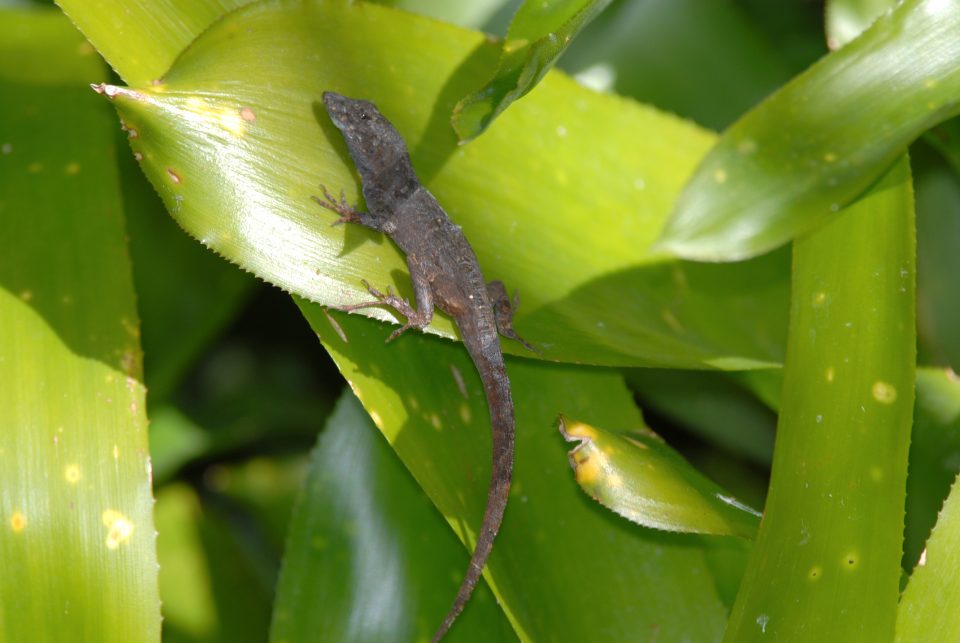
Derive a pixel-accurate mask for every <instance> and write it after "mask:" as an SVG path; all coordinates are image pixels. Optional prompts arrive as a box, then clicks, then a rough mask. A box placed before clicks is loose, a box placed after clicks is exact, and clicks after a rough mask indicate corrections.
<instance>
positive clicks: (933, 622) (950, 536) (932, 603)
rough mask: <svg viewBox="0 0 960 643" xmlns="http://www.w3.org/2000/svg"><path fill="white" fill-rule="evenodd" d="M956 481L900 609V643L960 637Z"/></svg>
mask: <svg viewBox="0 0 960 643" xmlns="http://www.w3.org/2000/svg"><path fill="white" fill-rule="evenodd" d="M957 488H958V487H957V483H956V482H954V484H953V489H952V490H951V491H950V496H949V497H948V498H947V501H946V502H945V503H944V505H943V509H942V510H941V511H940V517H939V519H938V520H937V526H936V527H935V528H934V530H933V534H931V536H930V541H929V542H928V543H927V547H926V549H925V550H924V552H923V555H922V557H921V559H920V562H919V563H918V564H917V566H916V567H915V568H914V570H913V575H912V576H911V577H910V582H909V583H908V584H907V589H906V590H905V591H904V592H903V598H902V599H901V600H900V605H899V609H898V610H897V629H896V632H897V635H896V639H895V641H896V642H897V643H921V642H923V641H956V640H960V611H958V610H957V609H956V606H957V605H958V604H960V576H958V575H957V566H958V565H960V493H957V492H956V490H957Z"/></svg>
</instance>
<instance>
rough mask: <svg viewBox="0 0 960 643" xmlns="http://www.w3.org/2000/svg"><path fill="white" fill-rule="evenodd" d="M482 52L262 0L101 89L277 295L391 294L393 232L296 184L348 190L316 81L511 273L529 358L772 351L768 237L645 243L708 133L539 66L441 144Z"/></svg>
mask: <svg viewBox="0 0 960 643" xmlns="http://www.w3.org/2000/svg"><path fill="white" fill-rule="evenodd" d="M495 53H496V52H494V51H492V50H491V49H490V48H489V47H488V46H487V45H485V44H484V40H483V39H482V37H481V36H480V35H479V34H474V33H470V32H465V31H462V30H459V29H455V28H452V27H447V26H444V25H442V24H440V23H437V22H434V21H430V20H427V19H423V18H419V17H416V16H411V15H408V14H403V13H400V12H397V11H393V10H389V9H385V8H383V7H378V6H372V5H362V4H357V5H350V6H347V5H344V4H341V3H339V2H321V1H314V2H308V3H306V4H301V3H294V2H271V3H265V4H258V5H256V6H252V7H248V8H245V9H243V10H241V11H239V12H236V13H233V14H231V15H230V16H228V18H227V19H225V20H223V21H221V22H218V23H216V24H215V25H213V26H212V27H211V28H210V29H209V30H208V31H207V32H205V33H204V34H203V36H202V37H201V38H200V39H198V40H197V41H196V42H195V43H194V45H193V46H192V47H191V48H190V49H189V50H187V51H186V52H185V53H184V55H183V56H182V57H181V58H180V59H179V60H178V61H177V64H176V65H175V67H174V68H173V69H172V70H171V71H170V73H169V74H168V75H167V76H166V77H165V78H164V81H163V82H162V83H161V84H159V85H150V86H147V87H142V88H137V89H133V90H122V89H116V88H109V87H107V88H103V91H105V92H106V93H108V95H112V96H113V99H114V103H115V104H116V105H117V107H118V109H119V111H120V114H121V116H122V118H123V119H124V122H125V124H126V127H127V128H128V130H129V132H130V134H131V137H132V146H133V149H134V151H135V153H136V154H137V155H138V156H139V157H140V158H141V159H142V165H143V168H144V170H145V172H146V173H147V175H148V176H149V177H150V179H151V180H152V182H153V183H154V185H155V187H156V188H157V189H158V191H159V192H160V193H161V195H162V196H163V198H164V200H165V202H166V204H167V207H168V209H169V210H170V212H171V213H172V214H173V216H174V217H175V218H177V220H178V221H179V222H180V224H181V225H182V226H183V227H184V228H185V229H186V230H187V231H189V232H190V233H191V234H192V235H193V236H195V237H196V238H197V239H200V240H201V241H202V242H203V243H204V244H206V245H207V246H208V247H210V248H212V249H214V250H215V251H217V252H218V253H220V254H221V255H223V256H225V257H227V258H229V259H230V260H232V261H234V262H236V263H238V264H239V265H241V266H242V267H244V268H245V269H247V270H249V271H251V272H253V273H254V274H256V275H258V276H260V277H261V278H264V279H266V280H268V281H271V282H272V283H275V284H277V285H279V286H281V287H283V288H284V289H286V290H288V291H291V292H295V293H298V294H300V295H303V296H304V297H307V298H309V299H311V300H314V301H318V302H321V303H325V304H343V303H347V302H353V301H358V300H361V299H364V300H365V299H366V298H367V296H368V295H367V294H366V293H365V292H363V290H362V285H361V279H367V280H369V281H370V282H371V283H373V284H375V285H377V286H378V287H380V288H383V287H385V286H386V285H389V284H391V283H392V284H393V285H394V287H395V289H397V290H399V292H400V293H401V294H403V295H408V294H409V283H408V281H407V279H406V265H405V263H404V261H403V259H402V257H401V256H400V254H399V252H398V251H397V250H396V248H395V247H394V246H393V245H392V244H390V243H388V242H385V241H384V240H383V239H382V238H380V237H379V236H378V235H375V234H371V233H370V232H369V231H365V230H360V229H356V228H343V227H341V228H331V227H330V223H331V222H332V221H333V219H334V217H333V216H332V215H331V214H330V213H329V212H326V211H324V210H322V209H320V208H319V207H318V206H317V205H316V204H315V203H313V202H312V201H311V200H310V195H311V194H315V193H317V192H318V190H319V185H320V184H324V185H326V186H328V187H329V188H330V189H332V190H333V191H334V192H337V191H338V190H339V189H340V188H343V189H344V190H345V192H346V195H347V198H348V200H353V199H354V198H355V197H356V194H357V192H358V190H357V180H356V178H355V177H354V175H353V170H352V163H351V162H350V161H349V159H348V158H347V156H346V152H345V149H344V147H343V143H342V140H341V138H340V136H339V133H338V132H336V131H335V130H334V128H333V126H332V125H331V124H330V123H329V120H328V118H327V116H326V114H325V113H324V111H323V109H322V106H321V105H320V103H319V100H320V96H321V95H322V93H323V91H325V90H329V89H333V90H336V91H339V92H341V93H344V94H347V95H352V96H363V97H366V98H370V99H372V100H373V101H374V102H376V103H377V104H378V105H379V106H380V108H381V110H382V111H383V112H384V113H385V114H387V115H388V117H389V118H391V119H392V120H393V122H394V124H395V125H396V126H397V127H398V128H399V130H400V131H401V133H403V134H404V135H405V137H406V139H407V141H408V144H409V147H410V149H411V153H412V156H413V161H414V165H415V166H416V168H417V170H418V171H419V173H420V177H421V179H422V180H423V181H424V182H425V183H426V184H427V185H428V186H429V187H430V189H431V190H432V191H433V192H434V193H435V194H436V195H437V197H438V198H439V200H440V202H441V203H443V204H444V206H445V207H446V208H447V210H448V212H449V213H450V216H451V217H452V218H453V219H454V221H456V222H457V223H458V224H460V225H462V226H463V229H464V232H465V233H466V236H467V238H469V239H470V241H471V244H472V245H473V247H474V249H475V250H476V251H477V254H478V256H479V258H480V264H481V265H482V266H483V267H484V271H485V273H486V275H487V277H488V278H490V279H497V278H498V279H502V280H503V281H504V282H505V283H507V284H508V287H509V288H510V289H511V290H512V289H517V290H519V292H520V295H521V297H520V301H521V305H520V313H519V314H518V316H517V318H516V326H517V329H518V331H519V332H520V333H521V334H522V335H524V336H525V337H527V339H528V340H530V341H531V342H533V343H535V344H536V345H537V346H538V347H540V348H541V350H542V351H543V354H544V355H545V356H546V357H547V358H550V359H557V360H568V361H577V362H590V363H601V364H632V365H637V364H640V365H669V366H680V367H699V368H703V367H705V366H711V367H719V368H743V367H754V366H758V365H765V364H776V363H778V362H779V361H780V359H781V352H782V345H783V333H784V325H785V314H786V276H787V272H788V266H787V262H786V255H785V254H779V255H775V256H771V257H765V258H762V259H760V260H757V262H755V263H748V264H741V265H736V266H724V267H716V266H701V265H695V264H687V263H678V262H663V261H657V260H655V258H654V257H652V256H651V255H650V254H649V252H648V249H649V246H650V244H651V243H652V241H653V239H654V238H655V236H656V234H657V232H658V230H659V228H660V227H661V225H662V223H663V221H664V217H665V215H666V212H667V209H668V208H669V206H670V203H671V202H672V201H673V199H674V197H675V195H676V194H677V191H678V189H679V187H680V185H681V183H682V182H683V180H684V178H685V177H686V176H687V174H688V173H689V172H690V171H691V169H692V168H693V166H694V164H695V163H696V161H697V159H698V158H699V156H700V154H702V153H703V151H704V150H705V149H706V148H707V146H708V145H709V144H710V143H711V142H712V140H713V139H712V137H711V136H710V135H709V134H707V133H705V132H703V131H702V130H698V129H696V128H694V127H693V126H691V125H689V124H686V123H683V122H681V121H678V120H676V119H675V118H673V117H670V116H667V115H664V114H661V113H658V112H655V111H653V110H651V109H649V108H643V107H640V106H637V105H634V104H631V103H627V102H625V101H623V100H622V99H617V98H615V97H610V96H602V95H597V94H594V93H592V92H590V91H589V90H586V89H583V88H581V87H578V86H577V85H576V84H574V83H572V82H571V81H569V80H568V79H566V78H564V77H562V76H561V75H558V74H554V75H552V76H550V77H548V78H546V79H544V81H543V83H541V86H540V87H539V88H538V91H537V92H536V94H535V95H531V96H530V97H528V98H527V99H526V100H524V101H523V102H522V103H518V105H517V106H516V107H515V108H514V109H511V110H510V112H509V113H508V114H505V115H504V117H503V118H501V119H499V120H498V122H497V124H496V126H495V127H492V128H491V129H490V131H489V132H488V133H487V134H486V135H485V136H483V137H482V139H478V140H477V141H475V142H474V143H472V144H471V145H468V146H465V147H462V148H457V146H456V140H455V138H454V135H453V132H452V131H451V130H450V128H449V124H448V123H447V121H446V117H445V116H444V115H445V114H446V113H448V111H449V109H450V107H451V106H452V101H454V100H455V99H456V97H457V96H459V95H461V91H466V89H465V88H467V87H469V86H470V85H471V84H472V83H473V82H475V80H476V78H478V77H479V75H481V74H482V69H483V61H484V60H489V56H491V55H495ZM305 60H306V61H312V62H311V65H312V67H313V70H314V71H313V72H312V73H309V74H305V73H303V61H305ZM624 132H627V133H629V134H630V135H629V136H624ZM517 150H522V153H518V152H517ZM547 159H549V162H547ZM585 159H590V160H589V162H585ZM613 169H615V171H612V170H613ZM572 230H575V231H576V234H571V231H572ZM623 293H630V297H624V296H623ZM365 314H370V315H376V316H378V317H380V318H383V319H392V318H391V317H390V314H389V313H387V312H385V311H383V310H374V309H372V310H370V311H368V312H367V313H365ZM435 320H436V321H435V323H434V325H433V326H432V328H433V329H434V330H435V331H436V332H440V333H442V334H444V335H448V336H450V335H452V334H453V330H452V326H451V324H450V322H449V320H447V319H445V318H442V317H437V318H435ZM508 350H511V351H514V350H516V351H522V350H523V349H522V348H516V347H510V348H508Z"/></svg>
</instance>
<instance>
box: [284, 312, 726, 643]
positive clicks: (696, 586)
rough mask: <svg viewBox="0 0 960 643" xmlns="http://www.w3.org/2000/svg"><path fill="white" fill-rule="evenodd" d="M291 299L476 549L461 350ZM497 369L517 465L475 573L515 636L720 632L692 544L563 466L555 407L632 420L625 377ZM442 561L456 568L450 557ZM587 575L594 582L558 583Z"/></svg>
mask: <svg viewBox="0 0 960 643" xmlns="http://www.w3.org/2000/svg"><path fill="white" fill-rule="evenodd" d="M301 306H302V310H303V312H304V314H305V315H306V317H307V319H308V320H309V321H310V324H311V326H312V327H313V329H314V330H315V331H316V332H317V334H318V335H319V336H320V339H321V341H322V342H323V344H324V346H325V347H326V348H327V350H328V351H329V352H330V354H331V356H332V357H333V359H334V361H335V362H336V363H337V365H338V367H339V368H340V370H341V372H342V373H343V374H344V376H345V377H346V378H347V381H348V382H349V383H350V386H351V388H352V389H353V391H354V392H355V393H356V394H357V397H358V398H359V399H360V401H361V402H362V403H363V405H364V407H365V408H366V410H367V412H368V413H369V414H370V417H371V418H373V421H374V423H375V424H376V425H377V428H379V429H380V431H381V432H382V433H383V434H384V436H386V438H387V440H388V441H389V442H390V443H391V445H392V446H393V449H394V450H395V451H396V452H397V455H399V456H400V458H401V459H402V460H403V462H404V464H405V465H406V467H407V468H408V469H409V470H410V472H411V473H412V474H413V475H414V477H415V478H416V479H417V482H418V483H419V484H420V486H421V487H422V488H423V490H424V491H425V492H426V493H427V495H428V496H429V497H430V499H431V500H432V501H433V503H434V504H435V505H436V506H437V507H438V508H439V509H440V510H441V511H442V512H443V513H444V515H445V516H446V517H447V521H448V522H449V523H450V525H451V526H452V527H453V528H454V529H455V530H456V531H457V533H458V534H459V535H460V538H461V540H463V541H464V543H465V545H466V546H467V548H468V549H472V542H471V541H472V540H473V539H474V538H475V534H476V533H477V527H478V525H479V523H480V518H481V514H482V512H483V506H484V504H485V501H486V491H487V481H488V480H489V471H490V438H489V433H490V424H489V417H488V415H487V409H486V402H485V401H484V397H483V389H482V387H481V385H480V380H479V377H478V376H477V374H476V370H475V369H474V367H473V365H472V363H471V362H470V359H469V357H468V356H467V353H466V351H465V350H464V349H463V347H462V346H460V345H459V344H456V343H454V342H447V341H443V340H441V339H439V338H437V337H432V336H428V335H423V334H413V333H408V334H406V335H404V336H401V337H399V338H397V340H396V341H394V342H392V343H391V344H389V345H387V346H384V344H383V343H382V341H383V339H384V338H385V337H386V336H387V335H388V334H389V329H388V328H387V327H385V326H384V325H382V324H378V323H376V322H374V321H371V320H369V319H366V318H363V317H360V316H359V315H345V314H341V313H335V312H331V313H329V317H328V315H327V314H326V313H325V312H324V310H323V309H322V308H320V307H319V306H316V305H311V304H303V303H302V304H301ZM331 319H332V320H335V321H334V322H331ZM333 324H336V326H334V325H333ZM507 370H508V372H509V375H510V382H511V384H512V388H513V398H514V404H515V405H516V413H517V415H516V417H517V435H516V440H517V442H516V452H517V459H516V464H515V466H516V471H515V475H514V482H513V487H512V490H511V494H510V503H509V506H508V508H507V515H506V518H505V520H504V524H503V528H502V529H501V531H500V534H499V535H498V536H497V541H496V544H495V546H494V548H493V553H492V555H491V557H490V561H489V563H488V565H487V568H486V573H485V578H486V579H487V581H488V584H490V586H491V588H492V589H493V590H494V593H495V594H496V595H497V599H498V601H499V603H500V605H501V606H502V607H503V609H504V612H505V613H506V614H507V616H508V618H509V619H510V621H511V623H512V624H513V625H514V627H515V629H516V631H517V632H518V633H519V635H520V638H521V639H522V640H531V641H541V640H544V641H546V640H571V641H589V640H594V638H595V636H596V633H597V632H598V631H603V632H604V637H608V638H609V640H614V641H621V640H631V639H632V638H633V637H634V635H635V633H636V632H649V631H654V630H655V631H657V632H659V636H660V637H661V638H662V639H663V640H666V641H680V640H685V639H686V640H691V641H701V640H703V641H713V640H719V638H720V637H721V636H722V633H723V621H724V616H723V607H722V605H721V603H720V601H719V598H718V597H717V595H716V593H715V590H714V588H713V586H712V583H704V582H703V579H704V578H706V577H708V575H709V570H708V568H707V567H706V564H705V561H704V556H703V553H704V552H703V549H702V548H701V547H700V546H699V544H697V543H691V542H690V538H689V537H687V536H684V535H679V534H665V533H662V532H656V533H654V532H652V531H650V530H647V529H642V528H640V527H637V526H635V525H630V524H628V523H626V522H625V521H623V520H621V519H620V518H618V517H617V516H615V515H613V514H612V513H611V512H607V511H597V509H598V508H597V507H596V506H595V505H594V504H593V503H592V502H591V501H590V500H589V499H587V498H585V497H584V495H583V493H582V492H581V491H580V489H578V488H577V486H576V485H575V484H574V482H573V480H572V479H571V476H570V474H569V471H567V468H566V466H564V465H563V462H562V460H563V457H564V449H563V443H562V442H561V441H560V440H558V439H557V435H556V433H554V432H553V431H552V430H551V429H550V426H551V424H552V423H553V422H554V421H555V418H556V416H557V412H558V411H565V412H567V413H568V414H570V415H571V416H574V415H575V416H579V417H583V416H584V415H585V411H586V409H588V408H590V409H592V410H591V413H592V417H596V418H597V422H598V423H603V424H604V425H608V426H636V425H637V424H638V423H639V422H640V418H639V414H638V412H637V409H636V405H635V404H634V402H633V398H632V396H631V394H630V392H629V391H628V390H627V388H626V386H624V383H623V379H622V377H620V376H619V375H618V374H617V373H615V372H613V371H611V370H608V369H584V368H582V367H572V366H566V365H559V364H550V363H547V362H544V361H542V360H531V359H509V358H508V361H507ZM411 373H415V374H416V376H415V377H411ZM551 534H552V535H553V536H552V537H551ZM598 543H602V546H598ZM571 552H575V554H576V564H569V562H570V557H571ZM625 560H643V561H645V562H644V564H643V565H625V564H624V562H623V561H625ZM546 569H549V570H550V573H549V574H545V573H542V571H543V570H546ZM451 573H453V579H454V580H459V573H460V570H459V569H456V570H451ZM585 577H586V578H602V579H604V581H603V582H602V583H597V584H596V585H593V586H591V589H590V591H589V592H576V591H575V592H571V591H568V588H569V587H571V585H576V584H577V583H582V581H583V578H585ZM533 597H536V598H535V599H534V598H533Z"/></svg>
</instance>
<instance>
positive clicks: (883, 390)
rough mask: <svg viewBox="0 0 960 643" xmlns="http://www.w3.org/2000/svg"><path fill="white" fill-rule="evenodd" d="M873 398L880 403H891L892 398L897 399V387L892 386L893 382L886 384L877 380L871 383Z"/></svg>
mask: <svg viewBox="0 0 960 643" xmlns="http://www.w3.org/2000/svg"><path fill="white" fill-rule="evenodd" d="M871 391H872V392H873V399H875V400H876V401H877V402H880V403H881V404H893V402H894V400H896V399H897V389H895V388H894V387H893V384H888V383H887V382H883V381H881V380H877V381H876V382H874V383H873V388H872V389H871Z"/></svg>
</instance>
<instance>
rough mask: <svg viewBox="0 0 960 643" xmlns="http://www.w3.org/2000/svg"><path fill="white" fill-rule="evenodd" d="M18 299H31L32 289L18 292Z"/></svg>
mask: <svg viewBox="0 0 960 643" xmlns="http://www.w3.org/2000/svg"><path fill="white" fill-rule="evenodd" d="M20 299H22V300H24V301H30V300H31V299H33V291H32V290H24V291H23V292H21V293H20Z"/></svg>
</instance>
